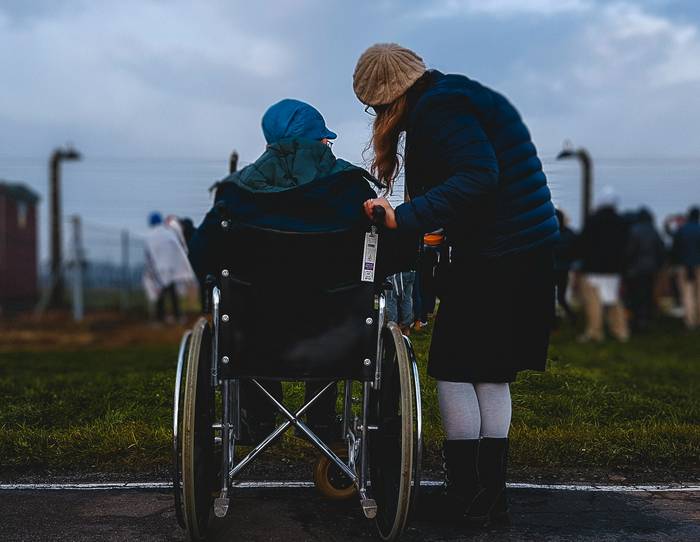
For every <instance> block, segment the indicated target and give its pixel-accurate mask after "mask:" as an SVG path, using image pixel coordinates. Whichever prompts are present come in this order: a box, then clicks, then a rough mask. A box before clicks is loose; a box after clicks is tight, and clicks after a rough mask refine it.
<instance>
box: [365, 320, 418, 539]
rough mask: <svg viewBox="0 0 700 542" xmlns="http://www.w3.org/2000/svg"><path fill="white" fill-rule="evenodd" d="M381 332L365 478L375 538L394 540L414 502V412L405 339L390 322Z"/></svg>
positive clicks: (412, 383)
mask: <svg viewBox="0 0 700 542" xmlns="http://www.w3.org/2000/svg"><path fill="white" fill-rule="evenodd" d="M382 333H383V341H382V344H383V346H382V357H381V359H380V360H379V362H380V363H381V364H382V381H381V386H380V388H379V389H378V390H373V392H372V395H373V397H372V401H371V404H372V405H373V408H374V409H375V410H374V416H373V418H374V423H375V424H376V426H377V429H376V430H373V431H371V432H370V437H369V456H370V479H371V483H372V496H373V497H374V499H375V501H376V503H377V516H376V518H375V524H376V526H377V530H378V532H379V536H380V538H381V539H382V540H387V541H393V540H398V538H399V537H400V536H401V534H402V533H403V531H404V529H405V528H406V523H407V521H408V515H409V512H410V510H411V505H412V501H413V499H412V493H413V492H414V476H415V474H416V472H417V470H416V469H417V465H416V462H417V461H418V460H419V458H418V457H417V454H418V453H419V452H420V447H419V446H417V445H416V438H417V435H416V432H417V431H418V432H419V429H418V425H419V423H418V413H419V410H417V406H416V396H415V394H416V386H415V383H414V374H413V368H412V364H411V358H410V355H409V349H408V347H407V343H406V342H404V337H403V335H402V334H401V331H400V330H399V327H398V326H397V325H396V324H395V323H394V322H389V324H388V325H387V326H386V327H385V328H384V329H383V330H382Z"/></svg>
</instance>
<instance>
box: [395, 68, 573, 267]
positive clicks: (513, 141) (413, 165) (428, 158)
mask: <svg viewBox="0 0 700 542" xmlns="http://www.w3.org/2000/svg"><path fill="white" fill-rule="evenodd" d="M425 77H428V78H430V79H429V81H428V86H427V88H426V89H425V90H423V92H422V93H421V94H420V95H419V96H413V97H412V96H410V94H409V107H410V113H409V119H408V124H407V127H406V149H405V155H406V164H405V173H406V186H407V188H408V193H409V195H410V196H411V201H410V202H408V203H405V204H403V205H400V206H399V207H397V209H396V220H397V223H398V225H399V228H400V229H407V230H418V231H421V232H430V231H433V230H436V229H438V228H441V227H444V228H445V229H446V230H447V233H448V236H449V238H450V239H451V244H452V245H453V247H454V248H455V249H456V250H457V252H458V253H461V254H464V255H468V254H478V255H481V256H485V257H496V256H504V255H508V254H517V253H522V252H527V251H529V250H531V249H534V248H536V247H541V246H544V245H548V244H553V243H554V242H556V240H557V239H558V237H559V227H558V224H557V219H556V216H555V213H554V206H553V205H552V202H551V194H550V192H549V188H548V187H547V179H546V177H545V175H544V172H543V171H542V163H541V162H540V160H539V158H538V157H537V150H536V149H535V146H534V144H533V143H532V140H531V138H530V133H529V132H528V129H527V127H526V126H525V124H524V123H523V121H522V119H521V118H520V115H519V114H518V112H517V111H516V109H515V108H514V107H513V106H512V105H511V104H510V102H508V100H507V99H506V98H504V97H503V96H501V95H500V94H498V93H497V92H494V91H493V90H491V89H489V88H486V87H484V86H483V85H481V84H479V83H477V82H476V81H472V80H470V79H468V78H467V77H464V76H462V75H445V74H442V73H440V72H438V71H430V72H428V74H426V76H425Z"/></svg>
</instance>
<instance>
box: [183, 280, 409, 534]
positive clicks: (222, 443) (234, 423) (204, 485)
mask: <svg viewBox="0 0 700 542" xmlns="http://www.w3.org/2000/svg"><path fill="white" fill-rule="evenodd" d="M227 273H228V272H227V271H226V270H224V271H222V274H223V275H224V276H227ZM211 301H212V303H211V305H212V321H213V329H212V327H211V326H210V323H209V320H208V319H207V318H204V317H201V318H200V319H199V320H198V321H197V323H196V324H195V326H194V328H193V329H192V330H191V331H187V332H186V333H185V334H184V335H183V337H182V340H181V343H180V348H179V353H178V361H177V369H176V377H175V394H174V409H173V458H174V470H173V487H174V492H175V508H176V514H177V519H178V523H179V524H180V525H181V527H183V528H184V529H186V530H187V531H188V533H189V536H190V538H191V539H192V540H204V539H205V538H206V535H207V530H208V525H209V523H210V519H211V518H210V512H211V510H213V512H214V516H215V517H217V518H222V517H224V516H225V515H226V514H227V512H228V510H229V505H230V498H231V491H232V489H233V488H234V487H235V483H236V479H237V477H238V476H239V475H240V473H241V472H242V471H243V470H244V469H245V468H246V466H248V465H249V464H250V463H251V462H252V461H254V460H255V458H256V457H257V456H258V455H260V454H261V453H262V452H263V451H264V450H266V449H267V448H268V447H270V446H271V445H272V444H273V443H274V442H275V441H276V440H278V439H279V438H280V437H281V436H282V435H283V433H284V432H285V431H287V430H288V429H290V428H292V427H293V428H296V429H297V431H298V432H299V433H301V434H302V435H303V436H305V437H306V438H307V439H308V440H309V441H310V443H311V444H312V445H313V446H314V447H315V448H316V449H317V450H318V451H319V452H320V453H321V454H322V455H323V456H325V457H326V458H327V459H328V461H330V463H331V465H333V466H335V467H337V469H339V470H340V471H341V472H342V473H343V474H344V475H345V476H346V477H347V478H348V479H349V480H351V481H352V483H353V485H354V486H355V488H356V490H357V494H358V496H359V500H360V506H361V509H362V512H363V514H364V515H365V517H366V518H368V519H374V520H375V523H376V526H377V529H378V534H379V536H380V538H381V539H382V540H397V539H398V538H399V537H400V536H401V534H402V532H403V531H404V529H405V526H406V522H407V520H408V516H409V512H410V510H411V508H412V506H413V503H414V502H415V501H416V495H417V492H418V489H419V486H420V470H421V459H422V412H421V398H420V380H419V374H418V367H417V363H416V359H415V356H414V353H413V349H412V346H411V343H410V341H409V340H408V338H407V337H404V336H403V335H402V334H401V332H400V330H399V327H398V326H397V325H396V323H394V322H386V321H385V312H386V310H385V309H386V301H385V296H384V292H383V291H380V292H378V293H377V294H376V297H375V314H376V315H377V318H375V319H374V320H375V321H372V320H373V319H372V318H367V320H366V322H365V324H366V325H374V326H376V328H377V344H376V363H375V370H374V375H373V378H372V379H369V380H368V381H364V382H361V384H362V401H361V407H360V414H359V415H356V414H354V413H353V396H352V385H353V380H347V379H344V380H343V382H344V388H343V395H342V397H343V415H342V428H343V440H344V442H345V444H346V445H347V450H348V459H347V462H346V461H344V460H343V459H341V458H340V457H339V456H338V454H337V453H336V452H335V451H334V450H333V449H331V448H330V447H329V446H328V444H326V443H325V442H324V441H323V440H322V439H321V438H319V437H318V436H317V435H316V434H315V433H314V431H313V430H312V429H310V428H309V427H308V426H307V425H306V423H305V422H304V421H303V420H302V419H301V418H302V416H303V415H304V413H305V412H306V411H307V410H308V409H309V407H311V406H312V405H313V404H314V403H315V402H316V401H317V400H318V398H319V397H320V396H321V395H322V394H323V393H324V392H326V390H328V389H329V388H330V387H331V386H335V385H337V383H338V382H339V381H340V380H335V381H333V382H330V383H328V384H327V385H325V386H324V387H323V389H321V390H320V391H318V392H317V393H316V394H315V395H314V396H313V397H312V398H311V399H310V400H309V401H308V402H305V404H303V405H302V406H301V407H300V408H299V409H298V410H296V411H294V412H293V411H291V410H290V409H288V408H287V407H286V406H285V405H284V404H283V402H281V401H279V400H277V398H275V397H274V396H273V395H272V394H271V393H270V392H269V391H268V390H267V389H266V388H265V387H264V386H263V385H262V384H261V383H260V382H259V381H258V379H257V378H245V380H249V381H251V382H252V383H253V384H254V385H255V386H256V387H257V388H258V389H259V390H260V391H261V392H262V393H263V394H264V396H265V397H267V399H268V400H269V401H270V402H271V403H272V404H273V405H274V406H275V407H276V409H277V410H278V412H279V413H281V414H282V416H283V417H284V418H285V421H284V422H283V423H281V424H280V425H278V426H277V427H276V428H275V429H274V430H273V431H272V432H271V433H270V434H269V435H268V436H267V437H266V438H265V439H263V440H262V441H261V442H260V443H258V444H257V445H256V446H254V447H253V448H252V449H251V450H250V451H249V452H248V453H247V454H246V455H245V456H244V457H242V458H241V459H240V460H238V461H236V455H237V454H236V452H237V442H236V441H237V440H240V438H241V415H240V408H241V404H240V381H241V379H240V378H236V379H228V378H227V379H221V378H220V377H219V374H218V366H219V365H218V364H219V362H220V361H221V360H219V331H220V329H219V327H220V324H219V322H220V321H221V319H222V318H225V319H226V320H224V321H227V318H228V317H227V315H225V314H220V313H221V310H220V309H221V290H220V289H219V287H217V286H214V287H213V288H212V290H211ZM210 335H211V337H209V336H210ZM208 340H210V341H211V346H210V347H209V346H208V342H207V341H208ZM209 348H210V350H211V352H210V353H209V352H207V350H208V349H209ZM207 354H209V355H207ZM224 357H225V356H224ZM229 361H231V362H235V360H228V359H224V360H223V363H228V362H229ZM362 363H364V365H365V366H370V365H371V363H372V360H370V359H365V360H364V361H363V362H362ZM202 364H204V365H202ZM217 389H219V390H220V399H221V413H220V419H219V420H218V421H215V419H214V417H215V411H216V409H215V407H214V406H213V405H214V401H215V400H216V390H217ZM203 405H204V406H203ZM383 409H384V410H383ZM207 412H210V414H208V413H207ZM201 420H204V421H203V422H202V421H201ZM397 426H400V429H399V430H398V431H397ZM212 433H213V434H214V435H213V438H212V442H211V443H209V442H208V440H209V438H210V437H211V436H212V435H211V434H212ZM397 433H398V434H397ZM399 441H400V442H399ZM386 443H388V444H386ZM215 448H219V450H220V452H218V453H220V461H219V463H220V466H219V468H218V471H219V472H218V474H216V485H214V481H213V478H212V477H211V476H210V474H211V471H209V470H207V469H211V468H213V463H214V462H216V456H217V452H215V451H214V449H215ZM202 450H203V451H202ZM391 453H394V454H397V455H399V456H400V457H399V458H396V457H389V456H388V454H391ZM202 454H204V457H202ZM207 456H208V457H207ZM397 460H398V462H397ZM202 461H204V462H205V464H202ZM209 462H211V463H209ZM394 464H396V465H397V467H396V469H395V470H394V466H393V465H394ZM389 465H391V466H389ZM202 469H203V470H202ZM202 478H204V479H202ZM213 494H218V496H217V497H215V498H212V497H213ZM378 501H379V502H378Z"/></svg>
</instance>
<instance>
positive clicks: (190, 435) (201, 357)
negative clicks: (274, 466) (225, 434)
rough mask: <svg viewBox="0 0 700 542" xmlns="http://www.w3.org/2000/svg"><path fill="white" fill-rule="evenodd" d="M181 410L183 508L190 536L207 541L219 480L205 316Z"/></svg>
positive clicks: (193, 342) (196, 331) (196, 332)
mask: <svg viewBox="0 0 700 542" xmlns="http://www.w3.org/2000/svg"><path fill="white" fill-rule="evenodd" d="M182 409H183V412H182V429H183V431H182V453H181V458H182V470H181V472H182V508H183V511H184V518H185V525H186V529H187V531H188V533H189V535H190V539H191V540H204V539H205V538H206V534H207V530H208V526H209V518H210V516H211V511H212V507H213V502H214V492H215V490H216V483H217V479H216V474H217V469H216V467H217V463H216V456H215V452H214V429H213V427H212V424H213V422H214V388H213V386H212V381H211V328H210V327H209V322H208V321H207V320H206V319H205V318H200V319H199V320H198V321H197V323H196V324H195V326H194V328H193V330H192V336H191V337H190V340H189V348H188V350H187V372H186V375H185V381H184V394H183V404H182Z"/></svg>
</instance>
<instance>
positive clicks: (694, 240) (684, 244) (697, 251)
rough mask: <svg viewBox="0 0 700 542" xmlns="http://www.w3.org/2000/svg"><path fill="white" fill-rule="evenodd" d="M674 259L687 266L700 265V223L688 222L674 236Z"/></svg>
mask: <svg viewBox="0 0 700 542" xmlns="http://www.w3.org/2000/svg"><path fill="white" fill-rule="evenodd" d="M671 254H672V257H673V261H674V263H676V264H680V265H684V266H687V267H695V266H697V265H700V223H698V222H690V221H689V222H686V223H685V224H684V225H683V226H681V227H680V229H679V230H678V231H677V232H676V234H675V235H674V236H673V249H672V250H671Z"/></svg>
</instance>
